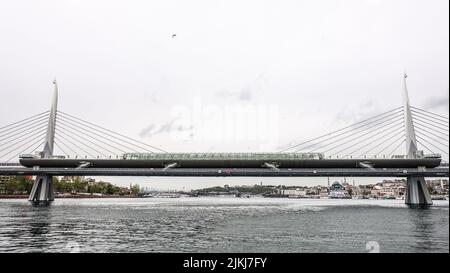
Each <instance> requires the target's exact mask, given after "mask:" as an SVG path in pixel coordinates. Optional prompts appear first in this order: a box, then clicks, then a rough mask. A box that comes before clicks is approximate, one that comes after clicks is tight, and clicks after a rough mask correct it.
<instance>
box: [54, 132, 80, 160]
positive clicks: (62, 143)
mask: <svg viewBox="0 0 450 273" xmlns="http://www.w3.org/2000/svg"><path fill="white" fill-rule="evenodd" d="M56 143H61V146H64V147H66V148H67V149H69V150H70V151H71V152H72V153H73V154H74V155H75V158H77V157H79V158H83V156H81V155H80V154H79V153H78V152H76V151H75V150H74V149H72V148H71V147H70V146H68V145H67V144H66V143H64V141H60V139H59V135H55V144H56ZM60 150H61V151H62V149H60ZM67 155H68V156H69V154H67Z"/></svg>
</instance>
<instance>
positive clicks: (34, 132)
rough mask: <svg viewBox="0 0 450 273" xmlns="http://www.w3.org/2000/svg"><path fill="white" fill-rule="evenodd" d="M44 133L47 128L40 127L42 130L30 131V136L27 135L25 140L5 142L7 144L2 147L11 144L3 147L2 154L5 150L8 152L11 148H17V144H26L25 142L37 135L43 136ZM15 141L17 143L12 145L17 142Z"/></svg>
mask: <svg viewBox="0 0 450 273" xmlns="http://www.w3.org/2000/svg"><path fill="white" fill-rule="evenodd" d="M44 132H45V127H40V128H37V129H35V130H32V131H30V132H29V134H28V135H25V138H18V139H11V140H10V141H8V142H5V143H3V144H1V145H0V146H3V145H6V144H9V145H8V146H6V147H3V148H2V149H1V150H0V152H3V151H5V150H8V149H9V148H11V147H14V146H16V145H17V144H20V143H22V142H24V141H27V140H28V139H29V138H30V137H32V136H34V135H36V133H39V134H42V133H44ZM15 140H16V142H14V143H12V144H10V143H11V142H13V141H15Z"/></svg>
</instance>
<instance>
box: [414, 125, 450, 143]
mask: <svg viewBox="0 0 450 273" xmlns="http://www.w3.org/2000/svg"><path fill="white" fill-rule="evenodd" d="M415 129H416V131H417V132H426V133H427V134H430V135H432V136H433V137H436V138H438V139H440V140H443V141H445V142H447V143H448V142H449V138H448V137H447V138H444V137H442V136H440V135H437V134H435V133H433V132H430V131H429V130H427V129H425V128H422V127H421V126H418V125H417V124H416V126H415Z"/></svg>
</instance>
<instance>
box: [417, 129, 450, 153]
mask: <svg viewBox="0 0 450 273" xmlns="http://www.w3.org/2000/svg"><path fill="white" fill-rule="evenodd" d="M416 134H417V135H420V136H421V137H424V138H427V139H428V140H430V141H433V142H434V143H436V144H438V145H442V146H444V147H447V149H448V148H449V146H448V141H447V144H445V143H442V142H440V141H438V140H436V139H435V138H433V137H431V136H429V135H428V134H425V133H424V132H422V131H419V130H416Z"/></svg>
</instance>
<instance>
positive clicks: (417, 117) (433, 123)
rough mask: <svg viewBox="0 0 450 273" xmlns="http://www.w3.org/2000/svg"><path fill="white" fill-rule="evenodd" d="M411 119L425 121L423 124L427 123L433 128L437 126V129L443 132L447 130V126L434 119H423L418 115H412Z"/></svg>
mask: <svg viewBox="0 0 450 273" xmlns="http://www.w3.org/2000/svg"><path fill="white" fill-rule="evenodd" d="M413 119H414V120H415V121H420V122H422V123H425V124H428V125H430V126H433V127H435V128H438V129H440V130H442V131H444V132H448V127H445V125H443V124H440V123H437V122H435V121H432V120H427V119H423V118H421V117H420V116H415V115H413Z"/></svg>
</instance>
